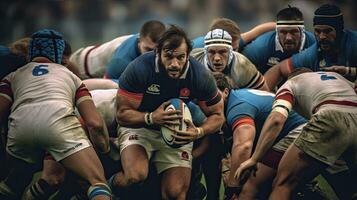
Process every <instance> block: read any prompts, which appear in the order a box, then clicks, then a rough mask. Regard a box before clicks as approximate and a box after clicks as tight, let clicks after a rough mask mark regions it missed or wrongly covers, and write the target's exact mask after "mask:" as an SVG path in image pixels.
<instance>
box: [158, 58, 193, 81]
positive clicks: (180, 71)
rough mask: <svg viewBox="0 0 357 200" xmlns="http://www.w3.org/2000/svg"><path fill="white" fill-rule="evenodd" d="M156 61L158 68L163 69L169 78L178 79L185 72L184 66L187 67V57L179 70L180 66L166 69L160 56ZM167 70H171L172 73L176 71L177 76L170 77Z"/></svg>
mask: <svg viewBox="0 0 357 200" xmlns="http://www.w3.org/2000/svg"><path fill="white" fill-rule="evenodd" d="M158 63H159V67H160V70H162V71H164V72H165V74H166V75H167V77H169V78H171V79H179V78H180V77H181V76H182V74H183V73H184V72H185V70H186V68H187V63H188V59H187V60H186V62H185V64H184V67H183V68H182V69H181V70H180V67H175V66H173V67H170V68H168V69H166V67H165V66H164V64H163V63H162V60H161V56H160V57H159V60H158ZM169 71H172V72H174V73H176V72H177V73H178V76H176V77H177V78H173V77H171V76H170V75H169Z"/></svg>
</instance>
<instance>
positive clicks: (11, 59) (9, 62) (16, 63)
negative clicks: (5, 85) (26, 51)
mask: <svg viewBox="0 0 357 200" xmlns="http://www.w3.org/2000/svg"><path fill="white" fill-rule="evenodd" d="M26 63H27V62H26V58H25V57H23V56H19V55H15V54H13V53H11V51H10V49H9V48H8V47H5V46H2V45H0V65H1V70H0V79H3V78H4V77H5V76H6V75H8V74H9V73H11V72H13V71H15V70H16V69H18V68H19V67H22V66H24V65H25V64H26Z"/></svg>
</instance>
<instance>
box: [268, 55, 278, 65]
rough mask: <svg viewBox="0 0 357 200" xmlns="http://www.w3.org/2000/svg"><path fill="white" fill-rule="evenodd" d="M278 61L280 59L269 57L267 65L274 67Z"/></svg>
mask: <svg viewBox="0 0 357 200" xmlns="http://www.w3.org/2000/svg"><path fill="white" fill-rule="evenodd" d="M279 61H280V59H279V58H277V57H270V58H269V59H268V65H270V66H274V65H276V64H278V63H279Z"/></svg>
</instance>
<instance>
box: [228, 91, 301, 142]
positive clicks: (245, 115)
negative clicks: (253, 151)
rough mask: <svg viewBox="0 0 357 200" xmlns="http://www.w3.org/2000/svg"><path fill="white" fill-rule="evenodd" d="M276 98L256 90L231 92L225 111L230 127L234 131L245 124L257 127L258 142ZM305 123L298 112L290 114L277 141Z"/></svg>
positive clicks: (256, 138) (256, 136) (271, 94)
mask: <svg viewBox="0 0 357 200" xmlns="http://www.w3.org/2000/svg"><path fill="white" fill-rule="evenodd" d="M274 97H275V95H274V94H273V93H269V92H265V91H260V90H254V89H239V90H231V92H230V94H229V97H228V102H227V106H226V110H225V116H226V119H227V124H228V126H230V127H231V129H232V130H234V129H235V128H236V127H237V126H238V125H241V124H243V123H249V124H251V125H253V126H255V129H256V135H255V142H257V140H258V138H259V135H260V132H261V130H262V128H263V125H264V122H265V120H266V119H267V117H268V115H269V114H270V112H271V111H272V105H273V102H274ZM305 122H306V119H305V118H303V117H302V116H300V115H298V114H297V113H296V112H290V113H289V116H288V119H287V120H286V122H285V124H284V127H283V129H282V131H281V132H280V134H279V136H278V138H277V140H276V141H279V140H280V139H282V138H283V137H284V136H286V135H287V134H288V133H289V132H290V131H291V130H293V129H294V128H296V127H297V126H299V125H301V124H303V123H305Z"/></svg>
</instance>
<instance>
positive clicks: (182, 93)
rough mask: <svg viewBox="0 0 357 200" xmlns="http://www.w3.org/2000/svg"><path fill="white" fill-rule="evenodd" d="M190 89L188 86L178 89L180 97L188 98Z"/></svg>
mask: <svg viewBox="0 0 357 200" xmlns="http://www.w3.org/2000/svg"><path fill="white" fill-rule="evenodd" d="M190 93H191V91H190V90H189V89H188V88H182V89H181V90H180V99H188V97H189V96H190Z"/></svg>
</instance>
